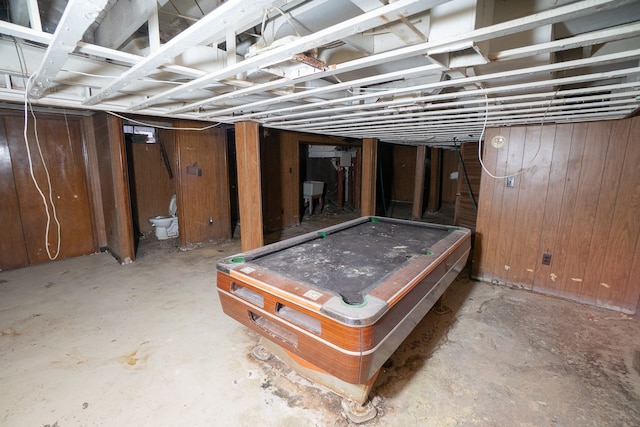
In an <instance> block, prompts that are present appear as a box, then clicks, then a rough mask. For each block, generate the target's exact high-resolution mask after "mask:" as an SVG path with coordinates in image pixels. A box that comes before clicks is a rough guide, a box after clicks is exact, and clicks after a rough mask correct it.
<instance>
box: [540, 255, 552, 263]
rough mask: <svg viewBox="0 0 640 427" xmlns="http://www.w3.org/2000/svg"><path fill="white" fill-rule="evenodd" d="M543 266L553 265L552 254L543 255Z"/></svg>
mask: <svg viewBox="0 0 640 427" xmlns="http://www.w3.org/2000/svg"><path fill="white" fill-rule="evenodd" d="M542 265H551V252H545V253H544V254H542Z"/></svg>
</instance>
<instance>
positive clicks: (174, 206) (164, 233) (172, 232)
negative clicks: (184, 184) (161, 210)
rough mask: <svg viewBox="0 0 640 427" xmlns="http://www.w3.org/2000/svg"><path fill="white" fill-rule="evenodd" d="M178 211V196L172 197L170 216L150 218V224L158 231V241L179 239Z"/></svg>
mask: <svg viewBox="0 0 640 427" xmlns="http://www.w3.org/2000/svg"><path fill="white" fill-rule="evenodd" d="M177 211H178V203H177V201H176V195H175V194H174V195H173V196H171V201H170V202H169V216H160V215H158V216H156V217H153V218H149V222H150V223H151V225H153V226H154V227H155V229H156V237H157V238H158V240H164V239H169V238H173V237H178V217H177V216H176V212H177Z"/></svg>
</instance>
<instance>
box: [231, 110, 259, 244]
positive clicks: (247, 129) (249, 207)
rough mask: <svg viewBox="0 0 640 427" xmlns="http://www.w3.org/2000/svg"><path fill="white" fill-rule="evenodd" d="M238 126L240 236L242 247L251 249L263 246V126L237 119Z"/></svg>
mask: <svg viewBox="0 0 640 427" xmlns="http://www.w3.org/2000/svg"><path fill="white" fill-rule="evenodd" d="M235 129H236V157H237V167H238V204H239V207H240V237H241V242H242V250H243V251H248V250H251V249H255V248H259V247H261V246H264V236H263V234H262V188H261V184H260V133H259V131H260V126H259V125H258V123H254V122H237V123H236V124H235Z"/></svg>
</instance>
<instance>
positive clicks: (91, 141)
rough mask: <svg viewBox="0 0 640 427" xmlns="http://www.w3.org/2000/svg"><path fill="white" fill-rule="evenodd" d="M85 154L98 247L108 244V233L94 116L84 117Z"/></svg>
mask: <svg viewBox="0 0 640 427" xmlns="http://www.w3.org/2000/svg"><path fill="white" fill-rule="evenodd" d="M82 127H83V129H84V132H83V134H84V156H85V170H86V176H87V186H88V187H89V200H90V203H91V214H92V219H93V230H94V235H95V240H96V243H97V246H98V248H104V247H106V246H107V234H106V232H105V225H104V210H103V206H102V189H101V188H100V174H99V173H98V153H97V151H96V150H97V149H96V138H95V129H94V128H93V118H92V117H83V119H82Z"/></svg>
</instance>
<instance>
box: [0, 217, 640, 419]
mask: <svg viewBox="0 0 640 427" xmlns="http://www.w3.org/2000/svg"><path fill="white" fill-rule="evenodd" d="M332 220H335V218H333V219H332V218H329V221H332ZM326 221H327V217H320V216H318V217H314V218H311V219H308V220H305V221H304V222H303V226H301V227H295V228H294V229H290V230H288V231H287V232H285V233H284V234H282V235H277V236H270V238H272V239H273V238H286V237H289V235H291V234H295V233H298V232H301V231H306V229H305V227H311V228H313V227H318V226H325V225H328V224H326V223H325V222H326ZM176 245H177V243H176V242H175V241H174V240H170V241H164V242H157V241H154V240H153V239H152V238H149V239H146V241H143V243H142V245H141V247H140V249H139V258H138V260H137V261H136V262H135V263H134V264H131V265H126V266H121V265H119V264H117V263H116V262H115V261H114V259H113V258H112V257H111V256H110V255H108V254H98V255H92V256H85V257H80V258H75V259H68V260H62V261H58V262H52V263H49V264H46V265H38V266H33V267H29V268H26V269H19V270H12V271H5V272H1V273H0V332H1V335H0V425H2V426H12V427H13V426H16V427H19V426H50V427H52V426H56V427H67V426H154V427H158V426H172V427H175V426H191V427H195V426H279V427H282V426H292V427H293V426H295V427H298V426H301V425H308V426H349V425H354V424H353V423H352V422H350V421H349V420H347V419H346V418H345V417H344V416H343V415H342V414H341V412H342V409H341V399H340V398H339V397H337V396H336V395H334V394H332V393H330V392H327V391H325V390H323V389H322V388H320V387H318V386H315V385H314V384H312V383H310V382H308V381H307V380H305V379H304V378H301V377H300V376H299V375H297V374H296V373H295V372H293V371H291V370H290V369H289V368H288V367H287V366H285V365H283V364H282V363H281V362H280V361H279V360H277V359H271V360H269V361H267V362H261V361H258V360H256V359H255V358H253V357H252V356H251V355H250V353H251V349H252V348H253V347H254V346H255V345H256V343H257V342H258V339H259V337H258V336H257V335H256V334H254V333H253V332H251V331H249V330H248V329H246V328H244V327H243V326H241V325H239V324H238V323H236V322H235V321H233V320H232V319H230V318H228V317H226V316H225V315H224V314H223V313H222V311H221V309H220V305H219V301H218V298H217V295H216V290H215V265H216V262H217V260H218V259H219V258H221V257H223V256H227V255H231V254H233V253H236V252H239V251H240V243H239V241H238V240H234V241H231V242H226V243H221V244H211V245H204V246H201V247H199V248H196V249H193V250H190V251H180V250H178V248H177V247H176ZM446 304H447V306H448V307H449V308H451V312H450V313H448V314H444V315H437V314H434V313H429V314H428V315H427V316H426V317H425V319H424V320H423V321H422V322H421V323H420V324H419V325H418V327H417V328H416V329H415V330H414V332H413V333H412V334H411V335H410V336H409V337H408V338H407V340H406V341H405V342H404V343H403V345H402V346H401V347H400V348H399V349H398V351H396V353H394V355H393V356H392V357H391V359H390V362H389V363H388V366H387V367H385V368H383V370H382V372H381V374H380V376H379V377H378V380H377V382H376V384H375V386H374V389H373V391H372V393H371V397H372V398H373V402H374V404H375V406H376V408H377V410H378V413H379V415H378V417H377V418H375V419H373V420H372V421H369V422H367V423H366V424H363V425H366V426H459V425H481V426H556V425H557V426H638V425H640V366H638V365H640V321H639V320H638V318H637V317H633V316H627V315H624V314H619V313H616V312H612V311H607V310H603V309H597V308H593V307H588V306H583V305H579V304H575V303H572V302H567V301H563V300H559V299H555V298H550V297H545V296H541V295H536V294H533V293H529V292H526V291H522V290H514V289H509V288H505V287H497V286H492V285H489V284H486V283H478V282H474V281H471V280H469V279H468V272H467V271H465V272H463V273H462V274H461V275H460V277H459V279H458V280H456V281H455V282H454V283H453V284H452V286H451V287H450V290H449V292H448V294H447V300H446ZM634 357H635V358H636V360H635V364H636V366H635V367H634Z"/></svg>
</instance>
